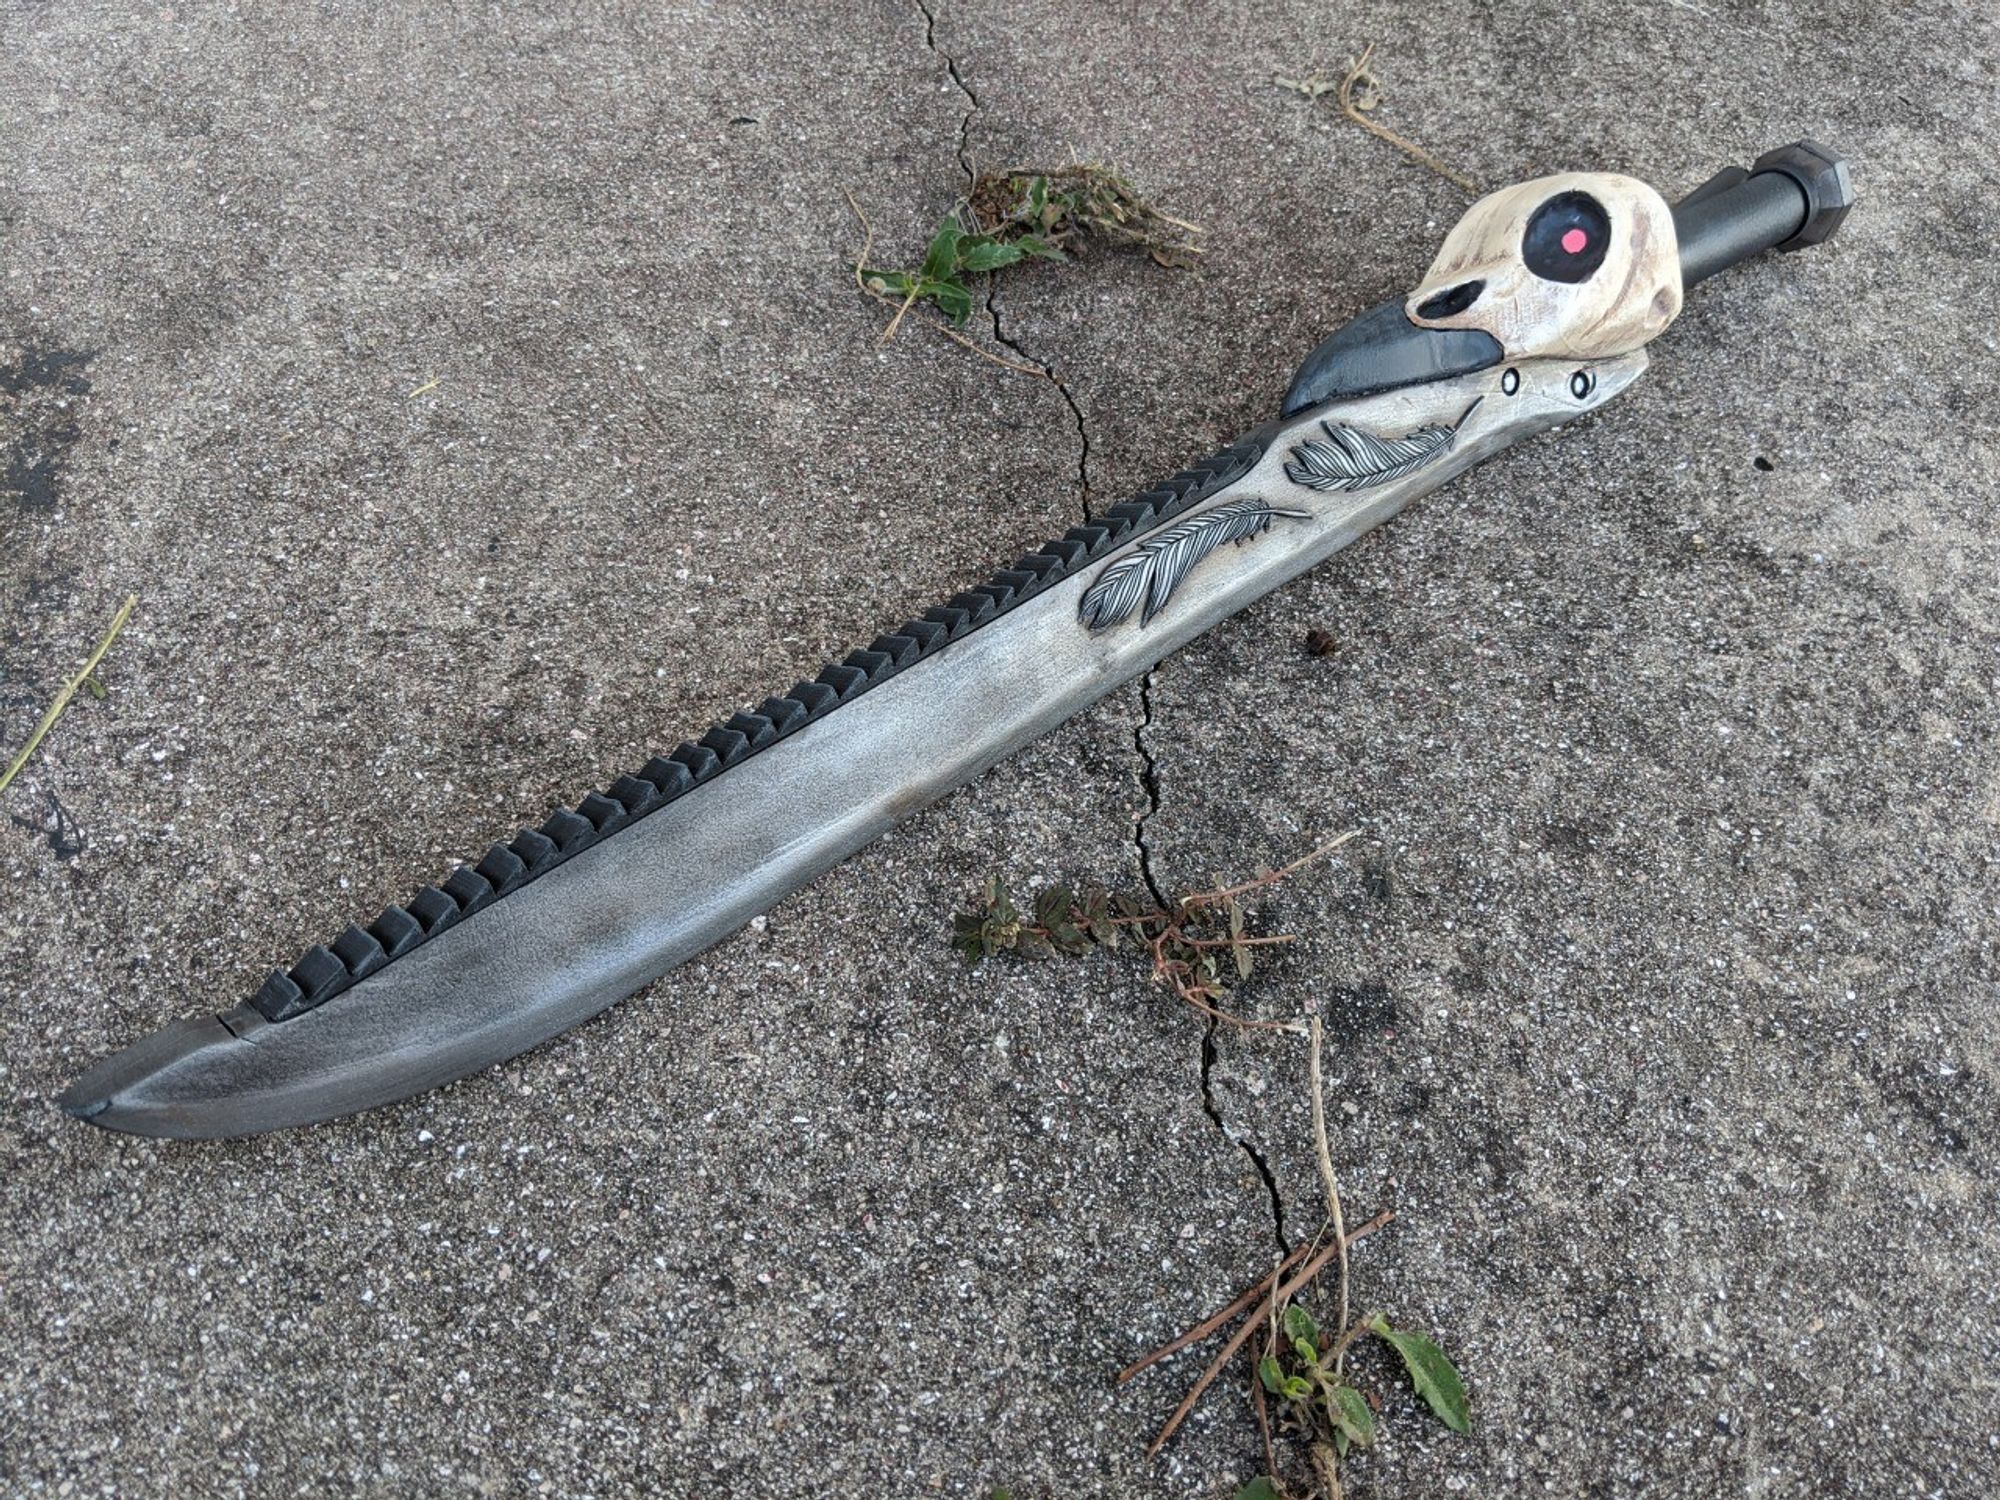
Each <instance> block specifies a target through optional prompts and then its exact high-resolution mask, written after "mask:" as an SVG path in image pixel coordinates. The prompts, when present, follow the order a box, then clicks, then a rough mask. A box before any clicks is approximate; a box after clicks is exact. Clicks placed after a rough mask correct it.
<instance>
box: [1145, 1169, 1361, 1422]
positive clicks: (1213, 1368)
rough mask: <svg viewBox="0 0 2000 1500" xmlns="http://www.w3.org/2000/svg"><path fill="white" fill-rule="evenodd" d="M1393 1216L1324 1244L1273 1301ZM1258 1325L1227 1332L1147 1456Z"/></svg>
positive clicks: (1251, 1322) (1247, 1323) (1282, 1299)
mask: <svg viewBox="0 0 2000 1500" xmlns="http://www.w3.org/2000/svg"><path fill="white" fill-rule="evenodd" d="M1395 1217H1396V1211H1395V1210H1394V1209H1391V1208H1385V1209H1383V1210H1382V1212H1380V1213H1379V1214H1377V1215H1376V1216H1375V1217H1374V1218H1372V1219H1370V1220H1369V1221H1368V1222H1367V1223H1366V1224H1363V1225H1362V1226H1361V1227H1360V1228H1359V1229H1357V1230H1355V1231H1354V1233H1353V1234H1351V1235H1349V1236H1348V1237H1347V1238H1346V1239H1344V1240H1337V1241H1335V1242H1334V1243H1333V1244H1331V1245H1329V1246H1327V1248H1326V1249H1324V1250H1322V1251H1320V1253H1319V1254H1317V1255H1315V1256H1314V1257H1313V1258H1312V1259H1311V1260H1309V1261H1307V1262H1306V1265H1305V1269H1304V1270H1302V1271H1300V1272H1299V1274H1298V1275H1296V1276H1294V1277H1293V1278H1292V1279H1291V1280H1290V1281H1287V1282H1284V1283H1283V1284H1281V1285H1280V1286H1279V1287H1278V1289H1277V1290H1276V1291H1275V1292H1274V1293H1273V1294H1272V1297H1273V1301H1274V1302H1275V1303H1277V1304H1278V1305H1280V1306H1282V1305H1283V1304H1284V1303H1286V1302H1289V1301H1290V1300H1291V1299H1292V1298H1293V1297H1294V1296H1296V1295H1297V1294H1298V1291H1299V1289H1300V1288H1301V1287H1303V1286H1306V1285H1309V1284H1310V1283H1311V1281H1312V1279H1313V1278H1314V1277H1315V1276H1317V1275H1319V1273H1320V1272H1321V1271H1322V1270H1324V1269H1325V1268H1326V1264H1327V1262H1328V1261H1330V1260H1332V1259H1333V1258H1334V1257H1335V1256H1336V1255H1344V1254H1345V1253H1346V1251H1347V1247H1348V1246H1349V1245H1351V1244H1353V1243H1354V1242H1355V1241H1356V1240H1360V1239H1364V1238H1366V1237H1367V1236H1368V1235H1371V1234H1373V1233H1374V1232H1375V1231H1376V1230H1378V1229H1380V1228H1381V1227H1382V1226H1383V1225H1385V1224H1387V1223H1389V1222H1390V1221H1391V1220H1392V1219H1394V1218H1395ZM1260 1326H1262V1323H1261V1320H1260V1319H1257V1318H1246V1319H1244V1321H1243V1326H1242V1327H1241V1328H1239V1329H1237V1330H1236V1332H1235V1333H1234V1334H1232V1335H1231V1336H1230V1339H1229V1342H1228V1343H1227V1344H1224V1345H1223V1346H1222V1352H1221V1353H1220V1354H1218V1355H1216V1356H1215V1358H1214V1359H1213V1360H1212V1361H1211V1362H1210V1363H1209V1366H1208V1368H1207V1369H1205V1370H1203V1371H1202V1372H1201V1378H1200V1379H1198V1380H1196V1381H1195V1383H1194V1389H1193V1390H1191V1391H1189V1392H1188V1393H1187V1395H1186V1397H1185V1398H1183V1400H1182V1401H1181V1404H1180V1405H1179V1406H1177V1407H1175V1408H1174V1414H1173V1415H1172V1416H1171V1417H1168V1418H1167V1425H1166V1426H1164V1427H1162V1428H1161V1429H1160V1435H1159V1436H1158V1437H1156V1438H1154V1439H1153V1441H1152V1442H1151V1443H1150V1444H1149V1445H1148V1446H1147V1448H1146V1457H1148V1458H1154V1457H1157V1456H1158V1454H1159V1451H1160V1450H1161V1449H1162V1448H1164V1447H1165V1446H1166V1445H1167V1439H1168V1438H1170V1437H1172V1436H1173V1435H1174V1433H1175V1431H1176V1430H1178V1428H1179V1427H1180V1425H1181V1423H1183V1422H1185V1421H1186V1420H1187V1415H1188V1413H1189V1412H1191V1411H1193V1410H1194V1404H1195V1402H1197V1401H1199V1400H1200V1399H1201V1393H1202V1392H1203V1391H1205V1390H1207V1389H1208V1388H1209V1386H1211V1385H1212V1384H1214V1383H1215V1377H1216V1376H1217V1375H1219V1374H1221V1373H1222V1370H1223V1368H1224V1366H1226V1365H1227V1364H1228V1363H1229V1361H1230V1360H1232V1359H1234V1358H1235V1357H1236V1351H1237V1350H1239V1349H1241V1348H1242V1347H1243V1345H1244V1344H1245V1343H1246V1342H1248V1340H1249V1338H1250V1335H1251V1333H1252V1332H1254V1331H1255V1330H1256V1329H1257V1328H1258V1327H1260Z"/></svg>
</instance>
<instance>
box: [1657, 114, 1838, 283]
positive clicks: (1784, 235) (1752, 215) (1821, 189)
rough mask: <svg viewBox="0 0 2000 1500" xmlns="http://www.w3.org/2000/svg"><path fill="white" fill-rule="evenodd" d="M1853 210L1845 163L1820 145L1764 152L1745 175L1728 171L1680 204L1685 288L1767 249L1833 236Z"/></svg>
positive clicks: (1677, 229) (1798, 246)
mask: <svg viewBox="0 0 2000 1500" xmlns="http://www.w3.org/2000/svg"><path fill="white" fill-rule="evenodd" d="M1853 205H1854V183H1853V181H1852V179H1851V177H1850V176H1849V174H1848V170H1847V162H1846V160H1845V159H1844V158H1842V157H1839V156H1836V155H1834V153H1833V152H1831V151H1829V150H1827V149H1826V147H1824V146H1822V145H1819V144H1818V143H1817V142H1814V141H1795V142H1793V143H1792V144H1791V145H1789V146H1780V147H1779V148H1778V149H1777V150H1775V151H1766V152H1765V153H1764V154H1763V155H1762V156H1760V157H1758V158H1757V160H1756V161H1755V162H1754V163H1753V164H1752V165H1751V167H1750V169H1749V170H1748V171H1747V172H1746V171H1745V170H1744V169H1743V168H1741V167H1724V168H1723V169H1722V170H1721V171H1720V172H1718V173H1716V174H1715V176H1713V177H1711V178H1709V179H1708V181H1706V182H1704V183H1703V184H1702V185H1701V186H1700V187H1698V188H1696V189H1695V190H1694V191H1693V192H1692V193H1689V194H1688V195H1687V196H1686V197H1685V198H1683V199H1681V201H1680V202H1679V203H1676V204H1675V205H1674V233H1675V236H1676V237H1677V238H1678V239H1679V241H1680V247H1681V285H1682V286H1683V287H1690V286H1693V285H1694V284H1695V283H1696V282H1697V281H1706V280H1707V279H1708V278H1709V277H1711V276H1713V275H1714V274H1715V273H1716V272H1717V271H1725V270H1727V269H1728V268H1729V267H1731V266H1733V265H1735V264H1736V263H1737V262H1738V261H1744V260H1748V259H1749V258H1750V257H1751V256H1753V255H1759V254H1761V253H1763V252H1764V251H1766V250H1773V249H1775V250H1803V249H1805V248H1806V246H1808V245H1817V244H1819V243H1821V242H1822V241H1824V240H1828V239H1831V238H1832V237H1833V232H1834V231H1835V230H1836V229H1838V228H1839V227H1840V221H1841V220H1842V219H1845V218H1846V217H1847V211H1848V209H1849V208H1851V207H1853Z"/></svg>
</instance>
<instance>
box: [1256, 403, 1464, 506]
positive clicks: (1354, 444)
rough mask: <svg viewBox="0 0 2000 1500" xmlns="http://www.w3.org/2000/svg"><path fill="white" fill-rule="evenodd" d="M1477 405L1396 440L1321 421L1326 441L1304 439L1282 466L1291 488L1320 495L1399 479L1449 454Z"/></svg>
mask: <svg viewBox="0 0 2000 1500" xmlns="http://www.w3.org/2000/svg"><path fill="white" fill-rule="evenodd" d="M1478 405H1479V402H1478V401H1474V402H1473V403H1472V405H1471V406H1468V407H1467V408H1466V409H1465V410H1464V412H1463V413H1461V414H1460V416H1459V419H1458V420H1457V421H1456V422H1454V423H1453V424H1452V425H1451V426H1449V427H1447V426H1445V425H1444V424H1443V423H1442V422H1433V423H1430V424H1428V425H1426V426H1423V427H1419V428H1417V429H1416V430H1415V431H1414V432H1406V433H1404V434H1403V436H1401V437H1396V438H1383V437H1377V436H1375V434H1373V433H1372V432H1363V431H1362V430H1361V429H1360V428H1358V427H1349V426H1347V425H1346V424H1345V423H1340V424H1335V423H1332V422H1321V423H1320V424H1319V427H1320V431H1322V432H1324V433H1325V434H1326V440H1325V441H1324V442H1322V441H1321V440H1320V439H1318V438H1308V439H1307V440H1306V441H1305V442H1303V443H1299V444H1297V445H1295V446H1294V447H1293V449H1292V458H1291V462H1289V463H1287V464H1286V465H1285V477H1286V478H1287V479H1289V480H1291V482H1292V483H1293V484H1296V485H1303V486H1304V487H1305V488H1306V489H1309V490H1319V491H1322V492H1327V491H1334V490H1345V491H1353V490H1366V489H1373V488H1374V487H1375V486H1376V485H1378V484H1387V483H1389V482H1390V481H1391V480H1393V479H1401V478H1402V477H1403V476H1404V475H1406V474H1414V473H1416V472H1417V470H1419V469H1421V468H1422V467H1423V466H1424V465H1425V464H1427V463H1430V462H1431V461H1432V460H1434V459H1437V458H1440V457H1442V456H1443V455H1444V454H1445V453H1447V452H1448V451H1450V448H1451V445H1452V442H1453V441H1454V440H1455V439H1456V438H1457V437H1458V430H1459V428H1461V427H1463V426H1464V425H1465V419H1466V418H1467V417H1469V416H1471V415H1472V413H1473V410H1474V409H1475V408H1476V407H1477V406H1478Z"/></svg>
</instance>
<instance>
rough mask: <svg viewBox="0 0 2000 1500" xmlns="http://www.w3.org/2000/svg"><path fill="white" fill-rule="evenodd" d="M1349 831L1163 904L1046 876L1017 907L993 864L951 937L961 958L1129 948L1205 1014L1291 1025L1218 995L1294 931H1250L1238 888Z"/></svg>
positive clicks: (1245, 1023)
mask: <svg viewBox="0 0 2000 1500" xmlns="http://www.w3.org/2000/svg"><path fill="white" fill-rule="evenodd" d="M1353 836H1354V835H1353V834H1351V833H1346V834H1342V835H1341V836H1340V837H1339V838H1337V839H1335V840H1333V842H1331V843H1329V844H1325V845H1322V846H1321V847H1320V848H1318V849H1315V850H1313V852H1312V853H1310V854H1308V855H1306V856H1305V857H1304V858H1303V859H1298V860H1294V861H1293V862H1292V863H1291V864H1289V865H1286V866H1285V867H1284V868H1283V869H1281V870H1273V871H1271V872H1270V873H1268V874H1265V875H1260V876H1258V877H1257V878H1256V879H1254V880H1246V881H1243V882H1241V883H1239V884H1236V885H1227V886H1224V885H1218V886H1216V887H1215V888H1214V889H1212V890H1206V891H1196V892H1194V893H1192V894H1190V895H1186V896H1182V897H1180V898H1179V899H1178V900H1176V901H1174V902H1173V903H1172V904H1171V905H1170V906H1161V905H1159V904H1158V903H1157V902H1155V901H1150V900H1142V899H1140V898H1138V897H1134V896H1128V895H1124V894H1114V893H1112V892H1110V891H1106V890H1102V889H1097V888H1091V889H1087V890H1083V891H1077V890H1073V889H1072V888H1071V887H1069V886H1067V885H1051V886H1047V887H1045V888H1044V889H1042V890H1041V891H1040V892H1038V893H1037V894H1036V896H1035V898H1034V900H1033V901H1032V902H1030V903H1029V904H1028V906H1027V908H1026V910H1025V911H1024V910H1023V909H1022V908H1021V906H1020V905H1019V904H1018V903H1017V902H1016V901H1015V899H1014V896H1013V893H1012V892H1011V891H1009V890H1008V889H1007V885H1006V882H1004V881H1003V880H1001V878H1000V876H999V875H998V873H995V874H992V875H989V876H988V877H987V879H986V885H985V888H984V890H983V891H982V892H981V894H980V900H979V904H978V905H977V906H976V907H975V908H973V909H972V910H970V911H962V912H958V913H956V914H954V915H953V917H952V937H951V945H952V947H954V948H956V949H958V951H959V952H961V953H963V954H964V955H965V956H966V957H967V958H968V959H973V960H978V959H981V958H991V957H992V956H993V955H995V954H996V953H1015V954H1019V955H1020V956H1021V957H1023V958H1054V957H1056V956H1057V955H1058V954H1061V955H1066V956H1070V957H1074V956H1076V955H1078V954H1081V953H1086V952H1088V951H1090V950H1091V949H1092V948H1103V949H1105V950H1106V951H1108V952H1119V951H1123V950H1126V949H1128V948H1129V949H1130V951H1131V952H1133V953H1134V954H1136V955H1139V956H1142V957H1145V958H1147V959H1149V960H1150V961H1151V964H1152V971H1153V979H1154V981H1155V982H1156V983H1158V984H1161V985H1164V986H1166V987H1167V988H1169V989H1171V990H1172V991H1173V992H1174V994H1175V995H1176V996H1177V997H1178V998H1179V999H1180V1000H1181V1001H1183V1002H1184V1003H1185V1004H1187V1005H1190V1006H1192V1007H1193V1008H1194V1009H1196V1010H1198V1011H1200V1012H1201V1013H1202V1014H1203V1015H1207V1016H1212V1017H1214V1018H1215V1019H1216V1020H1219V1021H1227V1022H1229V1023H1230V1024H1232V1025H1235V1026H1242V1027H1245V1028H1248V1029H1252V1030H1265V1031H1289V1032H1292V1033H1294V1034H1296V1033H1298V1032H1299V1031H1300V1030H1301V1028H1300V1026H1299V1024H1298V1023H1297V1022H1296V1021H1255V1020H1251V1019H1248V1018H1247V1017H1244V1016H1240V1015H1237V1014H1235V1013H1233V1012H1231V1011H1228V1010H1224V1009H1222V1008H1221V1006H1220V1002H1222V1001H1223V1000H1225V999H1227V998H1228V996H1229V994H1230V992H1231V990H1232V989H1233V988H1234V987H1235V986H1236V985H1238V984H1240V983H1242V982H1243V981H1244V980H1247V979H1248V978H1249V977H1250V976H1251V974H1252V973H1254V972H1255V971H1256V966H1257V950H1258V949H1260V948H1269V947H1277V946H1281V945H1283V944H1286V943H1290V942H1292V941H1294V938H1293V936H1292V935H1291V934H1289V933H1280V934H1278V935H1276V936H1272V937H1252V936H1251V935H1250V933H1249V931H1248V919H1247V917H1246V915H1245V913H1244V910H1243V906H1242V902H1241V899H1240V898H1241V897H1243V896H1246V895H1248V894H1250V893H1251V892H1252V891H1257V890H1262V889H1264V888H1265V887H1267V886H1272V885H1276V884H1277V883H1278V882H1279V881H1280V880H1283V879H1284V878H1285V877H1286V876H1288V875H1290V874H1293V873H1294V872H1296V871H1298V870H1301V869H1303V868H1304V867H1305V866H1307V865H1309V864H1312V863H1313V862H1315V861H1316V860H1320V859H1324V858H1325V857H1326V856H1327V855H1329V854H1331V853H1332V852H1333V851H1334V850H1336V849H1338V848H1339V847H1340V846H1341V845H1342V844H1344V843H1346V842H1347V841H1348V840H1349V839H1350V838H1352V837H1353Z"/></svg>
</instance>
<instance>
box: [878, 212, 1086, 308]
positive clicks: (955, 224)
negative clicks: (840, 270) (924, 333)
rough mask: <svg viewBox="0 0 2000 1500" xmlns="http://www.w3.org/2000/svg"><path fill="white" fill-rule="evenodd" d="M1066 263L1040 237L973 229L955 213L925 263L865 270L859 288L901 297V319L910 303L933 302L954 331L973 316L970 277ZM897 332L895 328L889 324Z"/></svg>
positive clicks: (926, 254) (935, 239) (936, 236)
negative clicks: (1024, 265) (1029, 263)
mask: <svg viewBox="0 0 2000 1500" xmlns="http://www.w3.org/2000/svg"><path fill="white" fill-rule="evenodd" d="M1031 257H1032V258H1034V259H1036V260H1064V259H1067V257H1066V256H1065V255H1064V254H1063V253H1062V251H1060V250H1058V249H1057V248H1056V247H1055V246H1054V245H1052V244H1050V243H1049V242H1048V241H1047V240H1046V239H1044V238H1043V237H1042V236H1040V235H1036V234H1027V233H1019V234H1012V235H1007V236H1003V235H1000V234H997V233H986V232H984V231H978V230H969V229H967V228H966V227H965V224H964V223H963V222H962V221H961V219H960V218H959V215H958V213H957V211H955V210H954V211H953V212H951V213H948V214H946V215H945V216H944V218H943V219H942V220H940V221H939V223H938V227H937V229H936V231H935V232H934V233H933V234H932V235H931V243H930V248H928V249H927V250H925V251H924V263H923V264H922V265H921V266H919V267H917V269H916V270H914V271H880V270H875V269H873V268H872V267H868V266H863V267H862V268H861V284H862V285H863V286H865V287H866V288H867V289H868V290H869V291H871V292H874V293H875V294H876V295H877V296H879V297H900V298H901V299H902V306H901V307H899V308H898V309H897V311H896V316H897V317H898V318H900V317H901V316H902V315H903V313H904V312H905V311H907V310H908V308H909V307H910V305H911V304H912V303H916V302H930V303H933V304H935V305H936V307H937V310H938V311H939V312H941V313H943V314H944V315H945V316H946V317H947V318H949V319H951V324H952V326H953V327H954V328H963V327H964V326H965V320H966V319H967V318H969V317H971V316H972V288H971V286H970V285H969V284H968V283H967V278H968V277H972V276H979V275H984V274H986V273H988V272H992V271H998V270H1000V269H1001V268H1002V267H1004V266H1011V265H1014V264H1016V263H1017V262H1019V261H1023V260H1027V259H1029V258H1031ZM889 326H890V328H891V329H893V328H894V327H895V324H893V323H891V324H890V325H889Z"/></svg>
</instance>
